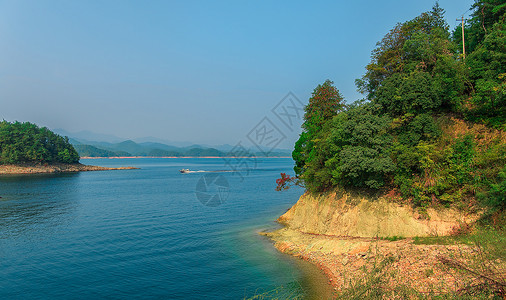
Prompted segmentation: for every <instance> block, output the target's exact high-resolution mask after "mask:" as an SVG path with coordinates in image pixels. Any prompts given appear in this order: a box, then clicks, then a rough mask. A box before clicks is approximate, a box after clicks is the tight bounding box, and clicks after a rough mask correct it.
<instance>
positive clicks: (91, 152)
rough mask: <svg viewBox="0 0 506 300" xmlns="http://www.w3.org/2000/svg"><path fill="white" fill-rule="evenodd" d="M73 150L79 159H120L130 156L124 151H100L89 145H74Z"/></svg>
mask: <svg viewBox="0 0 506 300" xmlns="http://www.w3.org/2000/svg"><path fill="white" fill-rule="evenodd" d="M74 148H75V149H76V150H77V153H79V156H81V157H120V156H132V154H130V153H128V152H124V151H109V150H105V149H100V148H97V147H95V146H91V145H83V144H79V145H74Z"/></svg>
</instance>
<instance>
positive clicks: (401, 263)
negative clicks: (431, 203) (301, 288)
mask: <svg viewBox="0 0 506 300" xmlns="http://www.w3.org/2000/svg"><path fill="white" fill-rule="evenodd" d="M350 202H354V203H352V204H350ZM437 213H439V216H437V215H436V213H435V214H433V218H434V219H437V217H439V219H438V220H437V221H433V222H432V223H430V222H425V223H424V221H422V220H419V216H416V215H415V216H414V217H413V218H412V217H409V214H410V212H409V210H407V208H406V207H402V206H396V205H395V204H393V203H387V202H382V201H381V200H379V201H378V200H376V201H373V202H370V203H365V202H364V199H346V195H345V196H336V195H335V194H331V195H327V196H322V197H320V198H315V197H312V196H309V195H308V194H305V195H303V196H301V198H300V199H299V201H298V202H297V204H295V205H294V206H293V207H292V208H291V209H289V210H288V211H287V212H286V213H285V214H284V215H283V216H281V217H280V218H279V219H278V222H279V223H281V224H282V225H284V227H283V228H281V229H279V230H276V231H274V232H263V233H261V234H262V235H265V236H267V237H269V238H270V239H271V240H272V241H273V242H274V246H275V247H276V248H277V249H278V250H279V251H281V252H283V253H286V254H290V255H293V256H295V257H298V258H301V259H304V260H306V261H309V262H311V263H313V264H315V265H317V266H318V267H319V268H320V269H321V270H322V271H323V272H324V273H325V274H326V275H327V277H328V279H329V283H330V284H331V285H332V286H333V288H334V290H335V292H337V293H340V292H343V291H345V290H347V289H350V288H354V287H356V286H357V284H364V285H365V284H369V283H370V282H376V283H378V282H381V284H382V286H386V287H387V288H388V289H392V291H393V290H394V289H396V288H407V289H409V290H411V291H413V292H415V293H419V294H423V295H427V294H434V293H436V294H438V293H451V292H455V291H458V290H460V289H462V288H464V287H465V286H466V284H469V282H470V281H472V280H473V278H472V277H469V276H464V275H463V274H461V273H457V272H456V271H455V270H454V269H451V268H448V265H447V262H448V260H451V259H459V261H461V262H466V261H470V260H472V259H473V257H475V256H476V255H477V254H478V253H477V250H476V248H475V247H473V246H471V245H435V244H432V245H425V244H417V243H416V242H415V240H416V239H415V238H409V237H398V236H399V235H400V236H402V235H403V234H402V233H403V232H404V233H408V234H409V231H406V230H407V229H408V228H409V227H413V225H415V224H419V229H417V231H415V232H416V233H422V234H420V235H418V234H415V235H406V236H412V237H413V236H431V235H432V234H430V233H429V232H435V233H436V235H437V233H441V234H443V233H444V234H451V232H449V231H450V230H451V229H452V228H453V229H455V228H456V227H454V226H450V225H455V224H456V223H457V222H458V221H459V219H454V220H453V224H450V223H448V222H449V221H448V219H447V218H457V217H462V218H464V216H458V215H457V214H455V213H452V214H449V215H445V216H442V215H443V214H444V213H445V212H443V211H438V212H437ZM446 213H448V212H446ZM374 214H376V215H377V216H379V217H378V218H376V219H374V217H373V215H374ZM408 217H409V218H408ZM365 218H366V219H368V220H366V221H367V223H366V222H365V221H364V219H365ZM470 219H475V217H470V216H468V220H470ZM460 220H462V219H460ZM390 224H396V226H389V225H390ZM415 227H416V226H415ZM428 230H430V231H428ZM396 231H397V232H401V234H398V236H397V237H395V236H394V234H393V233H395V232H396ZM374 232H376V233H374ZM424 232H426V234H423V233H424ZM378 236H379V237H378ZM366 282H369V283H366Z"/></svg>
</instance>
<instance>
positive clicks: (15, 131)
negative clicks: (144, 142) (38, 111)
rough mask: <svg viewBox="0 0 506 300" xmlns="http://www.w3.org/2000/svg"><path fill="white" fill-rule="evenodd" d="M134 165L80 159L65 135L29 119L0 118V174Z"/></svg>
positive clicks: (95, 169)
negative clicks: (92, 163)
mask: <svg viewBox="0 0 506 300" xmlns="http://www.w3.org/2000/svg"><path fill="white" fill-rule="evenodd" d="M120 169H135V168H132V167H121V168H107V167H98V166H88V165H83V164H80V163H79V154H78V153H77V151H76V150H75V149H74V147H73V146H72V145H71V144H70V142H69V139H68V137H62V136H60V135H57V134H55V133H54V132H52V131H51V130H49V129H47V128H46V127H39V126H37V125H35V124H32V123H29V122H24V123H21V122H12V123H11V122H7V121H2V122H0V174H26V173H57V172H80V171H103V170H120Z"/></svg>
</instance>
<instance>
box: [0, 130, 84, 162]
mask: <svg viewBox="0 0 506 300" xmlns="http://www.w3.org/2000/svg"><path fill="white" fill-rule="evenodd" d="M78 162H79V155H78V153H77V151H76V150H75V149H74V147H73V146H72V145H71V144H70V142H69V139H68V138H67V137H61V136H59V135H57V134H55V133H53V132H52V131H50V130H49V129H47V128H46V127H42V128H40V127H38V126H37V125H35V124H32V123H29V122H25V123H20V122H14V123H10V122H7V121H2V122H0V164H19V163H69V164H72V163H78Z"/></svg>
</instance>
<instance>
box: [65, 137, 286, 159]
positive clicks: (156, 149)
mask: <svg viewBox="0 0 506 300" xmlns="http://www.w3.org/2000/svg"><path fill="white" fill-rule="evenodd" d="M70 142H71V143H72V145H74V147H75V148H76V150H77V152H78V153H79V155H80V156H81V157H120V156H150V157H166V156H170V157H174V156H175V157H182V156H194V157H204V156H215V157H224V156H227V155H233V154H232V153H230V152H229V151H220V150H218V149H216V148H212V147H203V146H200V145H192V146H189V147H176V146H171V145H166V144H162V143H158V142H143V143H136V142H134V141H132V140H126V141H122V142H120V143H108V142H98V141H80V140H78V139H70ZM250 153H251V154H252V155H255V156H259V157H261V156H265V154H264V153H261V152H254V151H251V152H250ZM269 156H291V153H290V151H287V150H279V151H273V152H270V153H269Z"/></svg>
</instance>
